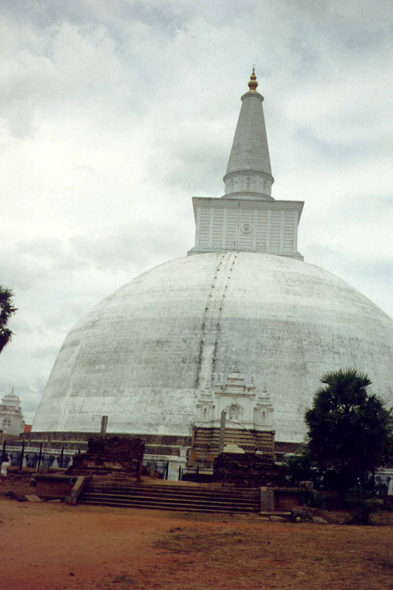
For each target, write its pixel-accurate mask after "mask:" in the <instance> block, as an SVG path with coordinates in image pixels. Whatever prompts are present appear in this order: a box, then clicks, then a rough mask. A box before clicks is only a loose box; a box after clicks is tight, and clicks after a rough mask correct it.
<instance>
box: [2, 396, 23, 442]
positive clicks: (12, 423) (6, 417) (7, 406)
mask: <svg viewBox="0 0 393 590" xmlns="http://www.w3.org/2000/svg"><path fill="white" fill-rule="evenodd" d="M24 428H25V422H24V419H23V414H22V407H21V403H20V397H18V396H17V395H15V393H14V389H12V391H11V393H7V394H6V395H5V396H4V397H3V399H2V400H1V403H0V429H1V430H2V431H3V432H4V434H13V435H16V436H19V434H20V433H21V432H23V431H24Z"/></svg>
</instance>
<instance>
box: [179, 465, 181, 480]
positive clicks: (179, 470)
mask: <svg viewBox="0 0 393 590" xmlns="http://www.w3.org/2000/svg"><path fill="white" fill-rule="evenodd" d="M179 481H181V465H179Z"/></svg>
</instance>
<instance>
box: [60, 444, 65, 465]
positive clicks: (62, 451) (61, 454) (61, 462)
mask: <svg viewBox="0 0 393 590" xmlns="http://www.w3.org/2000/svg"><path fill="white" fill-rule="evenodd" d="M63 455H64V447H61V453H60V465H59V467H60V469H63Z"/></svg>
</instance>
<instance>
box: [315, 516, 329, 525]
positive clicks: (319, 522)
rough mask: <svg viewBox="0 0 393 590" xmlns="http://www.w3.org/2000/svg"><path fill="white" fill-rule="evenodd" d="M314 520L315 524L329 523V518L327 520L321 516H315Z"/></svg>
mask: <svg viewBox="0 0 393 590" xmlns="http://www.w3.org/2000/svg"><path fill="white" fill-rule="evenodd" d="M312 521H313V522H314V523H315V524H327V523H328V521H327V520H325V519H324V518H321V517H320V516H313V517H312Z"/></svg>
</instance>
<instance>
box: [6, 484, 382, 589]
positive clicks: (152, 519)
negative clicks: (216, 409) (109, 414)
mask: <svg viewBox="0 0 393 590" xmlns="http://www.w3.org/2000/svg"><path fill="white" fill-rule="evenodd" d="M21 484H22V482H21ZM8 486H10V484H8ZM8 486H7V487H8ZM7 487H5V488H3V489H0V492H1V493H4V492H6V491H7ZM18 491H19V492H21V491H22V489H20V490H18ZM24 493H34V489H32V488H30V489H29V488H27V489H26V490H24ZM336 516H339V515H336ZM344 517H345V515H342V519H344ZM375 522H379V523H382V522H383V523H384V526H370V527H360V526H348V525H337V524H328V525H315V524H306V523H274V522H269V521H263V520H261V518H260V517H259V516H257V515H255V516H254V515H252V516H240V515H236V516H231V515H224V514H222V515H206V514H197V515H194V514H191V513H184V512H182V513H178V512H164V511H153V510H134V509H118V508H104V507H94V506H76V507H69V506H67V505H65V504H62V503H59V502H41V503H37V504H33V503H28V502H23V503H22V502H17V501H15V500H12V499H9V498H6V497H4V496H3V495H0V532H1V537H0V538H1V541H0V543H1V554H0V555H1V563H0V588H1V590H142V589H146V590H150V589H170V590H180V589H181V590H202V589H203V590H221V589H224V588H225V589H226V590H235V589H238V588H247V589H251V590H254V589H258V590H262V589H271V588H279V589H293V590H295V589H296V590H297V589H300V588H302V589H303V588H312V590H354V589H356V590H376V589H378V590H385V589H386V590H392V589H393V515H391V514H390V515H380V516H378V517H376V521H375Z"/></svg>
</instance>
